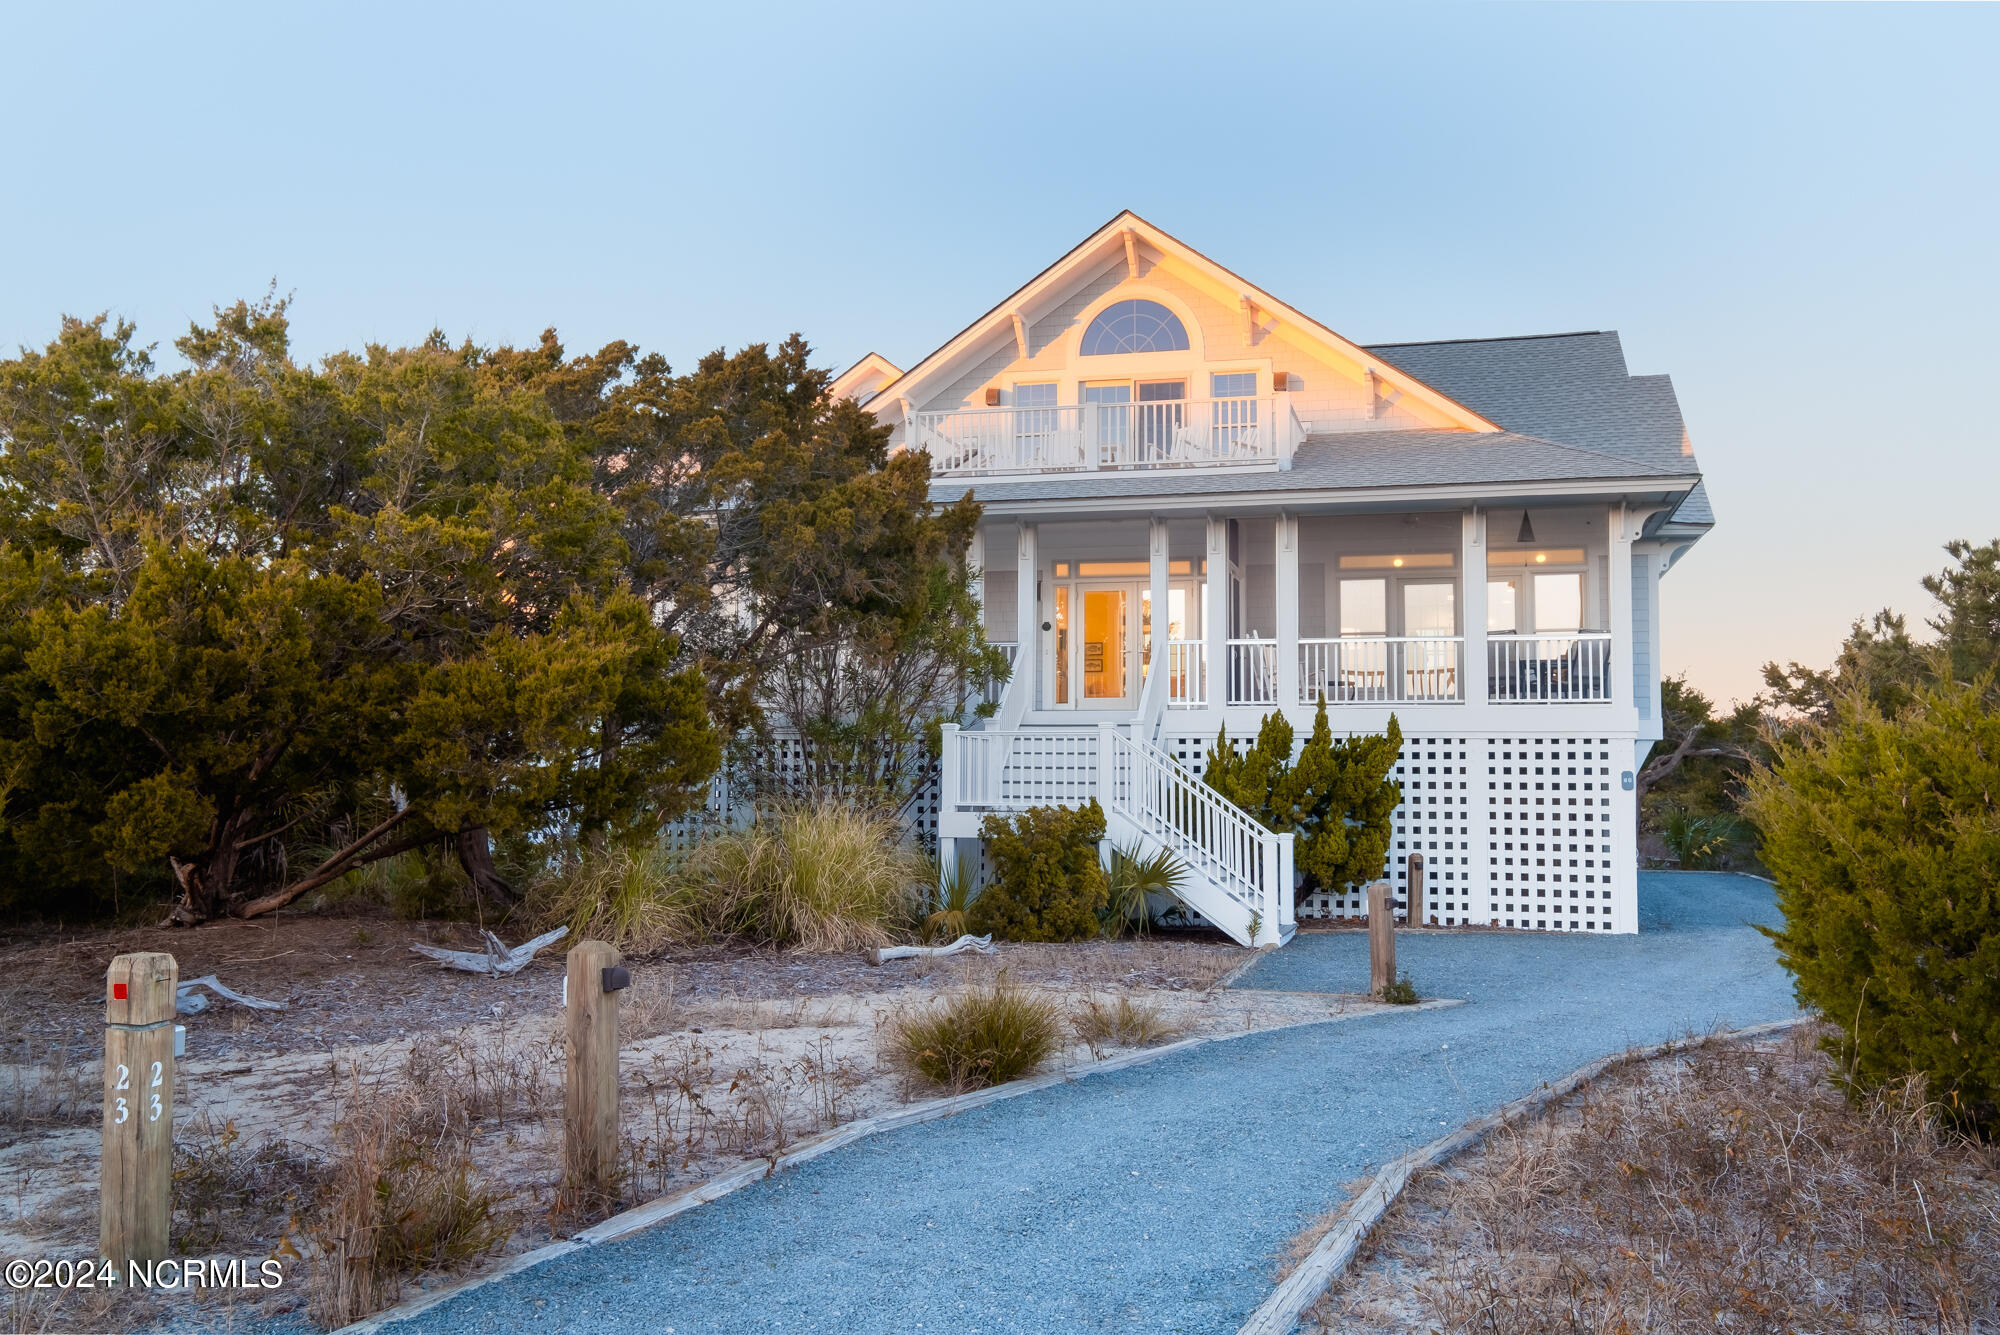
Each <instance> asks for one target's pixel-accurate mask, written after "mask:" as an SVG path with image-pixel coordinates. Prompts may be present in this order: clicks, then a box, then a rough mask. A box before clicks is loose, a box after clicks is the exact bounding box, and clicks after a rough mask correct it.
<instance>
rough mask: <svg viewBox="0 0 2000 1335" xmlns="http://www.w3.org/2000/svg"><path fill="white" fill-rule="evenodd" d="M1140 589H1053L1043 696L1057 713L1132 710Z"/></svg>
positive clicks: (1140, 635) (1073, 585) (1140, 630)
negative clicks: (1047, 685) (1046, 684)
mask: <svg viewBox="0 0 2000 1335" xmlns="http://www.w3.org/2000/svg"><path fill="white" fill-rule="evenodd" d="M1144 593H1145V587H1144V586H1143V585H1140V584H1132V583H1124V582H1121V583H1119V584H1116V585H1111V584H1084V583H1081V582H1072V581H1069V580H1065V581H1064V582H1062V583H1060V584H1057V585H1056V586H1055V609H1054V611H1055V615H1054V617H1053V618H1052V622H1053V624H1052V625H1051V627H1050V629H1052V630H1053V631H1054V632H1055V633H1054V635H1053V636H1051V637H1050V638H1051V641H1052V642H1051V643H1050V645H1049V649H1050V653H1049V659H1050V660H1052V661H1050V663H1049V667H1050V673H1049V676H1050V684H1051V686H1052V688H1053V689H1052V690H1051V691H1050V692H1049V695H1048V696H1047V697H1045V698H1047V699H1048V700H1049V703H1050V704H1052V705H1054V706H1056V707H1058V708H1063V709H1134V708H1137V707H1138V700H1139V675H1140V674H1139V661H1140V654H1139V652H1138V649H1139V646H1140V645H1141V644H1142V643H1143V642H1144V639H1145V635H1146V627H1145V625H1144V624H1143V623H1142V620H1141V612H1142V603H1143V601H1144V597H1143V595H1144Z"/></svg>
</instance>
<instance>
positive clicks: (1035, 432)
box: [910, 398, 1303, 477]
mask: <svg viewBox="0 0 2000 1335" xmlns="http://www.w3.org/2000/svg"><path fill="white" fill-rule="evenodd" d="M1302 430H1303V428H1302V426H1301V424H1300V422H1299V420H1298V416H1297V414H1296V413H1294V412H1293V411H1292V406H1291V402H1290V400H1289V399H1285V400H1282V401H1281V400H1278V399H1273V398H1234V399H1169V400H1164V401H1159V402H1148V403H1065V404H1058V405H1055V406H1052V407H1047V408H967V409H962V410H960V411H957V412H935V413H933V412H920V413H915V414H912V416H911V420H910V443H911V445H912V446H913V447H914V448H918V449H923V450H928V451H929V452H930V456H931V471H932V473H933V474H934V475H935V476H938V477H955V476H969V475H986V474H993V473H1048V472H1066V471H1074V470H1079V469H1094V468H1174V467H1215V466H1222V465H1239V464H1275V463H1277V462H1278V461H1279V460H1280V458H1281V457H1282V458H1289V457H1290V447H1291V446H1292V445H1294V444H1296V437H1297V436H1298V435H1300V434H1301V433H1302Z"/></svg>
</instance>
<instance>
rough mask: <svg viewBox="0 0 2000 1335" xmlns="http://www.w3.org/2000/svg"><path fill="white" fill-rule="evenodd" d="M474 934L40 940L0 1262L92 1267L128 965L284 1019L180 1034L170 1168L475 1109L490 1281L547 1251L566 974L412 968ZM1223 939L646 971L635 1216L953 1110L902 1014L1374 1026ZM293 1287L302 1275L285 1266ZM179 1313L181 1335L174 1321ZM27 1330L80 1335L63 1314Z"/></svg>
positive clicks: (279, 1217)
mask: <svg viewBox="0 0 2000 1335" xmlns="http://www.w3.org/2000/svg"><path fill="white" fill-rule="evenodd" d="M469 935H470V934H469V932H466V931H464V930H462V929H451V928H446V929H442V930H440V929H438V928H435V927H430V928H427V927H425V926H420V925H416V924H408V923H401V922H396V921H393V920H385V919H365V920H357V919H348V918H305V917H301V918H295V919H290V920H280V921H278V922H275V923H266V924H238V923H230V924H223V925H220V926H218V927H215V928H205V929H202V930H200V931H196V932H178V933H164V932H157V933H156V932H133V933H123V934H118V935H116V936H109V935H104V934H95V935H92V936H54V935H50V936H44V937H42V938H39V939H35V940H27V941H20V940H17V941H14V942H10V943H6V944H4V945H0V979H4V980H5V983H4V991H0V1000H4V1003H5V1004H6V1005H8V1006H9V1008H10V1010H11V1012H12V1013H13V1014H14V1015H15V1016H17V1017H18V1019H19V1024H18V1027H17V1029H16V1030H15V1032H14V1034H13V1035H12V1038H13V1051H12V1052H11V1053H8V1054H7V1056H8V1057H9V1058H11V1061H10V1063H9V1064H8V1065H5V1066H0V1256H4V1257H13V1256H31V1257H32V1256H51V1257H54V1256H83V1255H87V1254H93V1253H94V1243H95V1233H96V1209H95V1200H96V1175H97V1160H98V1132H97V1127H96V1118H97V1100H98V1092H97V1091H98V1080H99V1078H100V1077H99V1075H98V1074H97V1070H98V1068H97V1067H95V1066H94V1065H93V1060H92V1058H93V1054H94V1052H95V1050H96V1048H97V1045H98V1044H99V1042H100V1041H101V1028H100V1017H101V1014H102V1011H101V1005H102V1002H101V987H102V983H101V979H102V970H103V968H104V965H105V963H106V962H108V960H109V958H110V956H111V955H112V954H114V953H118V952H120V951H129V950H138V949H168V950H170V951H172V953H174V954H175V955H176V957H177V958H178V959H179V960H180V961H181V973H182V977H183V978H186V977H192V976H198V975H200V974H204V973H210V972H213V973H217V974H219V975H220V976H221V978H222V981H224V982H225V983H227V984H228V985H230V986H231V987H234V988H237V989H238V990H240V991H244V992H248V993H251V994H253V995H258V996H263V997H267V998H270V999H274V1000H283V1001H285V1002H286V1003H287V1007H288V1008H287V1009H286V1010H285V1011H282V1012H269V1013H265V1012H254V1011H247V1010H244V1009H241V1008H239V1007H235V1006H231V1005H228V1004H226V1003H224V1004H218V1005H216V1006H213V1007H212V1008H211V1009H210V1010H209V1011H207V1012H206V1013H203V1014H199V1015H194V1016H189V1017H184V1022H185V1023H186V1024H187V1027H188V1031H189V1033H188V1055H187V1057H186V1058H184V1059H183V1060H182V1062H180V1063H179V1067H178V1080H177V1091H176V1099H175V1135H176V1141H177V1143H178V1144H183V1145H190V1146H197V1147H207V1148H210V1149H213V1148H214V1147H215V1146H216V1145H217V1143H218V1141H219V1140H221V1139H223V1138H227V1139H228V1140H229V1141H230V1143H231V1144H232V1146H234V1147H236V1149H235V1152H237V1153H240V1154H247V1153H250V1152H254V1150H255V1149H256V1147H258V1146H260V1145H267V1144H270V1143H272V1142H277V1141H285V1142H290V1143H291V1144H292V1145H294V1146H298V1147H305V1148H307V1149H310V1150H322V1149H324V1147H325V1146H326V1145H327V1143H328V1141H329V1137H330V1136H331V1134H332V1131H333V1128H334V1126H335V1124H336V1123H338V1122H339V1121H340V1119H341V1117H342V1115H343V1110H344V1109H345V1108H347V1107H348V1106H349V1105H350V1104H351V1102H352V1101H353V1100H355V1099H357V1098H359V1099H369V1098H374V1097H377V1096H378V1093H379V1091H380V1090H382V1089H386V1088H390V1087H394V1086H396V1085H398V1084H410V1083H413V1082H414V1083H416V1084H418V1085H422V1086H426V1087H429V1088H432V1089H434V1090H436V1089H448V1090H450V1091H451V1092H452V1094H453V1097H456V1098H458V1099H459V1100H461V1101H462V1102H464V1103H466V1104H467V1105H468V1106H471V1107H473V1108H474V1109H475V1118H476V1121H477V1129H476V1131H475V1133H474V1137H473V1147H472V1157H473V1162H474V1164H475V1166H476V1170H477V1172H478V1174H479V1176H480V1178H481V1179H483V1180H484V1181H485V1183H487V1184H488V1185H489V1186H490V1187H493V1188H494V1189H496V1190H498V1191H500V1192H502V1193H503V1194H504V1195H505V1198H506V1199H505V1201H504V1203H503V1210H504V1212H505V1214H506V1215H507V1216H508V1218H509V1220H510V1222H511V1223H512V1225H513V1228H514V1231H513V1235H512V1237H511V1239H510V1240H509V1241H508V1243H507V1244H506V1246H505V1247H504V1248H502V1249H501V1250H500V1251H499V1252H498V1253H496V1254H495V1255H494V1256H493V1257H491V1258H489V1259H488V1260H487V1261H485V1262H483V1263H482V1266H481V1267H479V1268H484V1267H490V1266H491V1265H494V1264H497V1263H498V1261H499V1260H501V1259H504V1257H506V1256H508V1255H511V1254H516V1253H518V1252H521V1251H524V1250H527V1249H530V1248H533V1247H535V1246H538V1245H541V1244H542V1243H544V1242H546V1241H548V1240H549V1238H550V1237H551V1234H552V1229H551V1218H550V1211H551V1206H552V1204H553V1201H554V1191H555V1185H556V1183H557V1181H558V1179H559V1177H560V1171H559V1150H560V1145H559V1140H560V1123H561V1104H562V1041H561V1029H560V1024H561V1021H560V1012H559V1011H558V1009H557V1003H558V998H559V994H560V987H561V976H562V972H561V955H560V951H559V949H558V950H557V951H555V952H551V953H550V954H548V955H546V956H545V957H544V958H543V959H540V960H538V961H537V962H536V963H535V964H534V965H532V966H530V967H529V968H528V969H527V970H525V971H524V972H523V973H521V974H519V975H517V976H515V977H513V978H508V979H498V980H495V979H487V978H480V977H474V976H471V975H465V974H457V973H452V972H449V971H446V970H442V969H439V968H437V967H436V966H434V965H432V964H430V963H428V962H427V961H424V960H422V959H420V958H419V957H417V956H414V955H412V954H410V953H409V951H408V946H409V944H410V943H411V942H412V941H415V940H437V941H439V943H441V944H449V945H470V944H471V942H470V940H469ZM1248 958H1249V957H1248V956H1247V955H1246V954H1245V953H1244V952H1243V951H1241V950H1240V949H1238V948H1236V947H1234V946H1231V945H1228V944H1226V943H1222V942H1220V941H1217V940H1213V939H1153V940H1147V941H1123V942H1090V943H1082V944H1077V945H1068V946H1007V945H1003V946H1002V947H1001V949H1000V953H999V954H998V955H995V956H976V955H961V956H955V957H952V958H949V959H946V960H938V961H931V960H922V961H907V962H898V963H892V964H889V965H885V966H881V967H879V968H878V967H871V966H869V965H868V964H866V963H865V962H864V961H862V960H860V959H858V958H854V957H829V956H801V955H791V954H785V953H780V952H772V951H753V950H742V949H729V948H717V949H710V950H704V951H700V952H691V953H686V954H676V955H674V956H672V957H669V958H662V959H657V960H651V961H635V962H633V965H632V969H633V975H634V985H633V988H632V991H631V992H630V993H628V994H626V999H625V1002H624V1004H623V1006H622V1010H621V1034H622V1036H623V1039H624V1044H623V1051H622V1054H621V1062H620V1065H621V1076H620V1092H621V1098H622V1127H623V1130H624V1134H625V1138H626V1141H627V1149H628V1155H629V1157H628V1161H627V1163H626V1165H625V1168H626V1178H625V1185H624V1191H623V1198H622V1201H621V1204H623V1205H627V1206H629V1205H632V1204H636V1203H639V1202H641V1201H644V1200H647V1199H651V1198H653V1197H657V1196H660V1195H663V1194H666V1193H668V1192H671V1191H674V1190H677V1189H679V1188H681V1187H684V1186H686V1185H689V1184H691V1183H694V1182H698V1181H701V1180H703V1179H705V1178H708V1177H711V1176H714V1175H715V1174H717V1173H719V1172H723V1171H726V1170H727V1169H729V1168H731V1167H733V1166H735V1165H737V1164H740V1163H742V1162H744V1161H746V1160H749V1159H755V1158H758V1157H764V1156H769V1155H774V1154H777V1153H780V1152H782V1151H783V1150H784V1149H785V1148H787V1147H788V1146H789V1145H791V1144H792V1143H795V1142H796V1141H798V1140H800V1139H803V1138H804V1137H806V1136H809V1135H812V1134H815V1133H817V1132H819V1131H823V1130H826V1129H828V1128H830V1127H832V1126H835V1125H838V1124H841V1123H844V1122H848V1121H851V1120H854V1119H855V1118H859V1117H866V1116H870V1115H872V1114H875V1113H879V1112H883V1111H887V1110H890V1109H893V1108H895V1107H898V1106H901V1105H903V1104H905V1103H907V1102H909V1101H911V1100H914V1099H922V1098H929V1097H934V1096H935V1095H937V1094H938V1093H939V1092H940V1091H939V1090H937V1089H935V1088H931V1087H928V1086H926V1085H923V1084H921V1083H920V1082H918V1083H913V1082H912V1081H911V1080H910V1079H909V1078H908V1077H906V1076H905V1075H904V1074H902V1073H900V1072H899V1071H898V1070H897V1069H896V1068H895V1067H893V1066H892V1065H891V1064H890V1063H889V1062H888V1061H887V1060H885V1058H884V1055H883V1052H884V1046H883V1039H884V1030H885V1027H886V1026H888V1025H889V1023H890V1022H891V1020H892V1019H893V1017H895V1016H896V1015H897V1014H898V1013H900V1012H904V1011H907V1010H910V1009H913V1008H917V1007H921V1006H924V1005H927V1004H929V1003H931V1002H933V1001H934V1000H936V999H937V998H938V997H940V996H941V995H944V994H946V993H948V992H949V991H951V990H953V989H955V988H960V987H965V986H970V985H975V984H979V983H984V982H988V981H991V980H992V979H993V978H995V977H996V976H998V975H999V974H1000V973H1001V972H1002V971H1003V970H1004V971H1005V974H1006V977H1007V978H1008V979H1009V980H1011V981H1014V982H1017V983H1020V984H1022V985H1024V986H1027V987H1029V988H1031V989H1032V990H1034V991H1036V992H1038V993H1040V994H1043V995H1045V996H1046V997H1048V998H1049V999H1050V1000H1052V1001H1054V1002H1055V1003H1057V1005H1059V1006H1060V1007H1061V1008H1062V1009H1063V1010H1064V1012H1065V1013H1066V1014H1075V1013H1076V1012H1077V1011H1078V1009H1079V1008H1083V1007H1086V1006H1087V1005H1088V1004H1089V1003H1091V1002H1093V1001H1095V1002H1098V1003H1100V1004H1105V1003H1113V1004H1115V1002H1116V1001H1117V1000H1118V999H1119V998H1121V997H1122V998H1127V999H1130V1000H1131V1001H1133V1002H1134V1003H1136V1004H1138V1005H1139V1006H1140V1007H1141V1009H1142V1010H1148V1011H1150V1012H1151V1013H1152V1014H1153V1015H1154V1017H1155V1019H1156V1021H1157V1027H1158V1029H1159V1030H1160V1033H1159V1034H1158V1035H1156V1036H1154V1037H1153V1038H1152V1039H1151V1041H1152V1042H1161V1041H1167V1040H1169V1039H1171V1038H1176V1037H1188V1036H1196V1035H1218V1034H1227V1033H1242V1032H1250V1031H1255V1030H1262V1029H1270V1028H1275V1027H1280V1026H1285V1025H1295V1024H1305V1023H1314V1022H1320V1021H1326V1020H1329V1019H1338V1018H1342V1017H1347V1016H1354V1015H1359V1014H1365V1013H1368V1012H1370V1011H1373V1010H1375V1009H1378V1006H1377V1005H1376V1003H1373V1002H1370V1001H1369V1000H1367V999H1366V998H1364V997H1356V996H1346V995H1334V994H1320V993H1307V992H1262V991H1252V990H1242V989H1223V988H1219V987H1217V986H1216V984H1217V983H1218V981H1219V980H1221V979H1222V978H1223V977H1224V976H1225V975H1226V974H1228V973H1230V972H1231V971H1232V970H1234V969H1235V968H1236V967H1237V966H1239V965H1241V964H1243V963H1245V962H1246V961H1247V960H1248ZM1072 1040H1073V1041H1071V1042H1070V1043H1069V1045H1068V1046H1067V1047H1066V1048H1065V1049H1064V1050H1063V1052H1062V1053H1061V1054H1060V1055H1059V1056H1058V1057H1057V1058H1055V1059H1054V1061H1053V1062H1052V1063H1051V1068H1053V1069H1065V1070H1076V1071H1082V1070H1084V1069H1086V1068H1088V1067H1089V1066H1090V1065H1091V1064H1092V1063H1093V1062H1095V1061H1098V1060H1101V1059H1102V1058H1105V1057H1109V1056H1113V1055H1116V1054H1118V1053H1120V1052H1124V1051H1128V1050H1129V1049H1128V1048H1126V1047H1122V1046H1120V1045H1118V1044H1116V1043H1111V1042H1104V1041H1100V1042H1098V1043H1097V1044H1096V1045H1095V1046H1094V1047H1093V1046H1092V1045H1090V1044H1087V1043H1085V1042H1083V1041H1081V1040H1080V1039H1075V1038H1074V1035H1072ZM269 1225H270V1226H269V1228H268V1229H267V1230H265V1231H263V1232H257V1233H247V1234H242V1235H239V1237H238V1239H237V1241H238V1242H239V1246H238V1248H237V1251H238V1252H239V1253H240V1254H243V1255H246V1256H267V1255H277V1256H286V1255H287V1254H288V1250H290V1249H296V1250H299V1251H305V1252H308V1253H309V1252H310V1251H311V1243H310V1240H309V1237H308V1236H307V1235H308V1232H309V1230H308V1228H307V1226H306V1225H305V1224H302V1223H301V1222H300V1221H299V1220H298V1219H296V1218H285V1217H283V1212H282V1211H279V1212H277V1213H276V1214H274V1215H273V1216H272V1218H271V1219H270V1221H269ZM288 1264H296V1263H291V1262H288ZM303 1299H304V1292H303V1286H302V1285H299V1284H292V1283H288V1284H287V1285H286V1287H285V1288H284V1289H283V1290H281V1291H280V1292H279V1293H277V1294H275V1295H259V1296H257V1297H255V1298H254V1299H235V1300H229V1301H222V1300H218V1301H217V1302H215V1303H210V1304H207V1306H209V1307H211V1308H213V1309H215V1310H213V1311H212V1312H211V1313H210V1315H211V1316H212V1317H215V1318H218V1319H219V1324H221V1325H224V1326H227V1325H231V1324H235V1322H236V1321H238V1320H241V1319H243V1318H251V1319H255V1318H257V1317H262V1316H269V1315H274V1314H276V1313H278V1312H281V1311H285V1310H289V1309H292V1308H294V1307H296V1306H297V1305H299V1304H300V1303H302V1302H303ZM176 1307H177V1313H178V1315H180V1316H181V1317H183V1318H185V1317H186V1316H188V1315H192V1314H191V1313H190V1312H188V1310H187V1309H186V1308H185V1306H183V1305H179V1304H177V1305H176ZM16 1324H18V1325H22V1326H23V1327H25V1328H29V1329H48V1330H64V1329H75V1328H78V1327H75V1326H73V1325H67V1324H65V1322H64V1319H63V1316H62V1314H61V1313H59V1312H57V1311H53V1310H50V1311H45V1312H43V1313H42V1314H41V1316H40V1318H39V1319H36V1320H34V1321H30V1322H23V1321H20V1320H19V1319H18V1317H17V1322H16Z"/></svg>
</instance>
